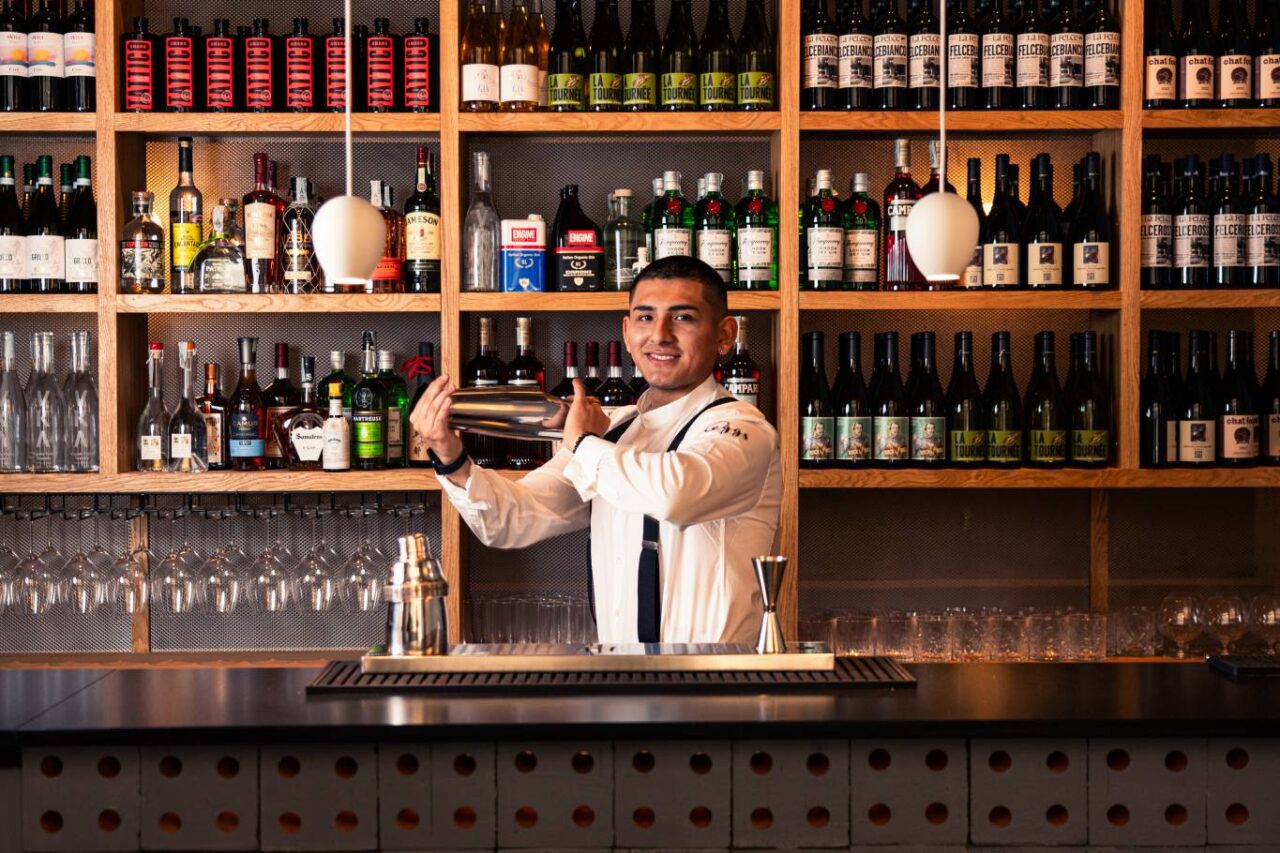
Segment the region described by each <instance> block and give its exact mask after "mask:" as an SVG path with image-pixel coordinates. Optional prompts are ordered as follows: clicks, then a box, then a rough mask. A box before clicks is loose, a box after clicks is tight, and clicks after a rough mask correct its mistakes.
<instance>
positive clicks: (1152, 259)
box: [1140, 154, 1173, 290]
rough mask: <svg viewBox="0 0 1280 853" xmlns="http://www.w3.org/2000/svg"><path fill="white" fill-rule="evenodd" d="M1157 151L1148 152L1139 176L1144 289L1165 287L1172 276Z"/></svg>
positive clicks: (1169, 219) (1169, 216) (1167, 208)
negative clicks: (1140, 183) (1155, 152)
mask: <svg viewBox="0 0 1280 853" xmlns="http://www.w3.org/2000/svg"><path fill="white" fill-rule="evenodd" d="M1162 166H1163V164H1162V163H1161V161H1160V155H1159V154H1148V155H1147V158H1146V161H1145V163H1144V167H1143V176H1142V225H1141V231H1140V234H1141V238H1142V260H1141V269H1140V276H1141V286H1142V288H1143V289H1144V290H1148V289H1153V290H1154V289H1160V288H1166V287H1168V286H1169V285H1170V283H1171V281H1172V278H1173V207H1172V205H1171V204H1170V203H1169V199H1168V197H1167V196H1166V195H1165V192H1164V182H1163V181H1162V180H1161V169H1162Z"/></svg>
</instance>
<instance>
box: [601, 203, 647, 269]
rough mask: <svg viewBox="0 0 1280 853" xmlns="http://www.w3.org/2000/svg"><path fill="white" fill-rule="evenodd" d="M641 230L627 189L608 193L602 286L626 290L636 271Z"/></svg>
mask: <svg viewBox="0 0 1280 853" xmlns="http://www.w3.org/2000/svg"><path fill="white" fill-rule="evenodd" d="M643 244H644V230H643V229H642V228H641V227H640V223H639V222H638V221H637V220H635V219H634V218H632V216H631V190H629V189H616V190H614V191H613V192H611V193H609V221H608V222H606V223H605V226H604V289H605V290H630V289H631V285H632V284H634V283H635V279H636V275H637V273H639V271H640V260H639V258H640V250H641V248H643Z"/></svg>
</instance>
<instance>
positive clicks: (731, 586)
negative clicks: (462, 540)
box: [410, 256, 782, 643]
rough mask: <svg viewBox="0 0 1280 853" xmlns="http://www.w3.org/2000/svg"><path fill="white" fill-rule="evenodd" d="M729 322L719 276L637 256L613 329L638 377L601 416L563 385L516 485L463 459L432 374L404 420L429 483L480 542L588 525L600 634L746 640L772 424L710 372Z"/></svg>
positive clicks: (768, 497)
mask: <svg viewBox="0 0 1280 853" xmlns="http://www.w3.org/2000/svg"><path fill="white" fill-rule="evenodd" d="M736 333H737V322H736V321H735V320H734V319H733V318H732V317H730V316H729V315H728V298H727V294H726V292H725V287H724V283H723V281H722V280H721V278H720V275H719V273H717V272H716V271H715V270H713V269H712V268H711V267H709V266H707V265H706V264H705V263H703V262H702V261H699V260H697V259H695V258H690V257H684V256H679V257H668V258H663V259H662V260H660V261H656V262H654V263H652V264H650V265H649V266H647V267H646V268H645V269H644V270H643V271H642V272H641V273H640V275H639V276H637V277H636V280H635V284H634V286H633V287H632V290H631V304H630V308H629V310H628V313H627V315H626V316H625V317H623V319H622V335H623V338H624V340H625V342H626V346H627V350H628V351H629V352H630V353H631V358H632V360H633V361H634V362H635V363H636V364H637V365H638V366H639V368H640V372H641V373H642V374H643V375H644V378H645V379H646V380H647V381H648V383H649V387H648V389H647V390H646V391H645V392H644V393H643V394H642V395H641V396H640V399H639V402H638V404H637V405H635V406H624V407H621V408H619V409H617V410H615V411H614V412H613V413H612V414H608V415H607V414H605V412H604V411H603V410H602V409H601V407H600V403H599V401H597V400H596V399H594V398H593V397H591V396H589V395H588V394H587V391H586V388H585V387H584V386H583V384H582V382H581V381H580V380H578V379H575V380H574V382H573V386H574V396H573V402H572V404H571V405H570V407H569V412H568V417H567V420H566V422H565V427H564V439H563V441H562V443H561V445H560V450H559V451H557V452H556V454H555V455H554V456H553V457H552V458H551V459H550V460H549V461H548V462H547V463H546V464H545V465H543V466H542V467H540V468H538V469H537V470H536V471H531V472H530V473H529V474H527V475H525V476H524V477H523V478H521V479H520V480H518V481H512V480H508V479H506V478H505V477H503V476H501V475H499V474H498V473H496V472H494V471H490V470H488V469H485V468H482V467H481V466H479V465H476V464H474V463H473V462H471V461H470V460H469V459H468V458H467V454H466V450H465V449H464V447H463V444H462V438H461V436H460V435H459V434H458V433H457V432H456V431H454V430H452V429H450V427H449V408H450V405H451V402H452V400H451V396H452V394H453V392H454V390H455V388H456V386H455V385H454V384H453V382H452V381H451V380H450V378H449V377H448V376H440V377H439V378H437V379H436V380H435V381H434V382H432V383H431V386H430V387H429V388H427V390H426V392H425V393H424V394H423V395H422V398H421V399H420V400H419V401H418V404H417V406H415V407H414V410H413V413H412V415H411V416H410V420H411V421H412V424H413V428H414V429H415V430H416V431H417V432H418V433H419V434H420V435H423V436H425V437H426V440H427V442H428V445H429V447H430V450H431V454H432V458H433V461H434V462H435V465H436V474H437V476H438V477H439V480H440V485H441V487H442V488H443V490H444V493H445V494H446V495H448V496H449V500H451V501H452V502H453V505H454V506H455V507H457V509H458V512H459V513H460V514H461V515H462V518H463V519H464V520H465V521H466V523H467V526H468V527H470V528H471V530H472V532H473V533H475V535H476V537H477V538H478V539H480V541H481V542H483V543H485V544H486V545H489V546H490V547H494V548H523V547H526V546H529V545H532V544H534V543H535V542H540V541H542V540H544V539H549V538H551V537H552V536H559V535H560V534H562V533H569V532H570V531H574V530H581V529H582V528H584V527H588V526H589V527H590V529H591V548H590V554H589V563H588V569H587V588H588V593H589V594H590V595H591V597H592V609H593V613H594V615H595V618H596V627H597V632H598V639H599V641H600V642H606V643H634V642H646V643H654V642H663V643H752V642H754V641H755V639H756V634H757V632H758V631H759V627H760V613H761V602H760V592H759V589H758V587H757V585H756V580H755V574H754V570H753V569H752V566H751V558H752V557H755V556H759V555H761V554H772V553H775V548H774V537H775V534H776V532H777V527H778V512H779V508H780V505H781V498H782V472H781V467H780V463H779V458H778V434H777V432H776V431H775V430H774V428H773V427H772V426H771V425H770V424H769V422H768V421H767V420H765V417H764V415H762V414H761V413H760V411H759V409H757V408H756V407H755V406H752V405H750V404H748V403H745V402H742V401H740V400H737V399H736V398H734V397H732V396H731V395H730V394H729V393H728V391H726V390H725V389H724V388H722V387H721V386H720V384H719V383H717V382H716V380H715V377H714V376H713V374H712V371H713V370H714V369H715V366H716V361H717V359H718V358H719V357H721V356H724V355H726V354H727V353H728V352H729V350H730V349H731V347H732V345H733V341H734V338H735V336H736Z"/></svg>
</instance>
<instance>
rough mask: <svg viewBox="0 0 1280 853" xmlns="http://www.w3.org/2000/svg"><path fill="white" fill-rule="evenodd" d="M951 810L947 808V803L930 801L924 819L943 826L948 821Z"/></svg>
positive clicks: (925, 809)
mask: <svg viewBox="0 0 1280 853" xmlns="http://www.w3.org/2000/svg"><path fill="white" fill-rule="evenodd" d="M949 816H950V812H949V811H948V810H947V806H946V804H945V803H929V805H927V806H925V808H924V819H925V820H927V821H928V822H929V823H931V824H933V825H934V826H941V825H942V824H944V823H946V822H947V817H949Z"/></svg>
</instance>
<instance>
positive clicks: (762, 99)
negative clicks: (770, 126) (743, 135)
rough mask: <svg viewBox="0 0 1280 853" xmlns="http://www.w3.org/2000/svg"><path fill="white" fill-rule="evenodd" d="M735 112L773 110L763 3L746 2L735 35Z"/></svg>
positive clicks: (770, 42)
mask: <svg viewBox="0 0 1280 853" xmlns="http://www.w3.org/2000/svg"><path fill="white" fill-rule="evenodd" d="M735 64H736V65H737V68H738V109H740V110H754V111H759V110H771V109H774V101H775V98H776V92H777V84H776V80H777V77H776V74H775V71H774V53H773V36H772V35H771V34H770V33H769V17H768V15H766V14H765V11H764V0H747V14H746V18H745V20H743V22H742V32H741V33H740V34H739V35H738V57H737V62H736V63H735Z"/></svg>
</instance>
